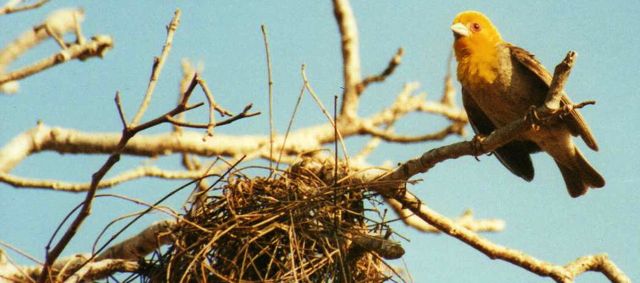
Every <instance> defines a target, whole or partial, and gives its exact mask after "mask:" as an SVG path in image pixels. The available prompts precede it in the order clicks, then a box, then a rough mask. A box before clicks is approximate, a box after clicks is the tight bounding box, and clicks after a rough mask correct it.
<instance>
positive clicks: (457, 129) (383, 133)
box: [363, 123, 464, 143]
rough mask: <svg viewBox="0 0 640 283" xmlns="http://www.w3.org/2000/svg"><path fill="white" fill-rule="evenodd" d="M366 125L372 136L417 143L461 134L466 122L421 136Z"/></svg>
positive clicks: (389, 140)
mask: <svg viewBox="0 0 640 283" xmlns="http://www.w3.org/2000/svg"><path fill="white" fill-rule="evenodd" d="M364 125H365V126H364V127H363V130H364V131H365V132H367V133H368V134H371V135H372V136H374V137H377V138H381V139H383V140H385V141H388V142H395V143H416V142H425V141H439V140H443V139H444V138H446V137H448V136H450V135H451V134H457V135H461V134H462V129H463V127H464V124H461V123H454V124H451V125H449V126H447V127H445V128H444V129H442V130H440V131H437V132H434V133H428V134H424V135H420V136H404V135H397V134H394V133H393V132H389V131H387V130H382V129H378V128H376V127H372V126H370V125H369V124H364Z"/></svg>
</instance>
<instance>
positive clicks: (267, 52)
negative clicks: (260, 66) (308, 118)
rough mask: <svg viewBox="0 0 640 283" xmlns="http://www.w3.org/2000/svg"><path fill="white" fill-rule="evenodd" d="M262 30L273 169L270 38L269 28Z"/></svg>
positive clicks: (263, 26) (263, 27)
mask: <svg viewBox="0 0 640 283" xmlns="http://www.w3.org/2000/svg"><path fill="white" fill-rule="evenodd" d="M260 29H261V30H262V39H263V41H264V50H265V53H266V57H267V58H266V59H267V79H268V82H267V84H268V88H269V168H273V161H274V159H273V139H274V136H273V135H274V132H273V131H274V128H273V79H272V75H271V52H269V37H268V36H267V27H266V26H265V25H261V26H260Z"/></svg>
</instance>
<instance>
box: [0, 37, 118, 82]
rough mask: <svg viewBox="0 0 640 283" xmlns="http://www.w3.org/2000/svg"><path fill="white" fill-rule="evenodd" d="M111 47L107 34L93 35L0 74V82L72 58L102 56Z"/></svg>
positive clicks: (21, 77)
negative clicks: (48, 55)
mask: <svg viewBox="0 0 640 283" xmlns="http://www.w3.org/2000/svg"><path fill="white" fill-rule="evenodd" d="M112 47H113V41H112V39H111V37H109V36H104V35H101V36H95V37H93V38H92V39H91V41H89V42H87V43H86V44H76V45H72V46H70V47H69V48H67V49H63V50H61V51H60V52H59V53H57V54H54V55H53V56H51V57H49V58H46V59H43V60H41V61H39V62H37V63H34V64H33V65H30V66H27V67H24V68H22V69H20V70H16V71H13V72H10V73H8V74H2V75H0V84H5V83H7V82H10V81H17V80H20V79H23V78H26V77H28V76H31V75H33V74H36V73H39V72H42V71H44V70H46V69H49V68H51V67H53V66H56V65H59V64H62V63H64V62H67V61H69V60H72V59H80V60H86V59H87V58H90V57H100V58H102V57H104V55H105V54H106V52H107V51H108V50H109V49H111V48H112Z"/></svg>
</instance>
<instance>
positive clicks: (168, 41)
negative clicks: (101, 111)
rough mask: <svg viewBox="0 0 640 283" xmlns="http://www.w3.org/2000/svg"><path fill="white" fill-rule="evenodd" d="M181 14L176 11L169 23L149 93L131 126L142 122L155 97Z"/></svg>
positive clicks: (152, 75)
mask: <svg viewBox="0 0 640 283" xmlns="http://www.w3.org/2000/svg"><path fill="white" fill-rule="evenodd" d="M180 14H181V12H180V9H178V10H176V11H175V13H174V16H173V19H172V20H171V22H170V23H169V26H167V39H166V41H165V43H164V46H163V47H162V52H161V53H160V57H154V61H153V67H152V69H151V77H150V79H149V84H148V86H147V91H146V93H145V94H144V98H143V99H142V103H141V104H140V107H139V108H138V112H136V115H135V116H134V117H133V120H132V121H131V126H134V127H135V126H136V125H138V123H139V122H140V119H142V115H143V114H144V112H145V111H146V110H147V107H148V106H149V102H150V101H151V96H152V95H153V91H154V90H155V88H156V84H157V82H158V77H160V73H161V72H162V67H163V66H164V63H165V61H166V59H167V57H168V56H169V51H170V50H171V47H172V46H173V35H174V34H175V31H176V29H177V28H178V25H179V24H180Z"/></svg>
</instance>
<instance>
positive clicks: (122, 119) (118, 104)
mask: <svg viewBox="0 0 640 283" xmlns="http://www.w3.org/2000/svg"><path fill="white" fill-rule="evenodd" d="M114 100H115V102H116V108H117V109H118V116H120V122H122V128H123V129H126V128H128V127H129V125H127V117H126V116H125V114H124V109H122V102H121V101H120V91H116V97H115V98H114Z"/></svg>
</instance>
